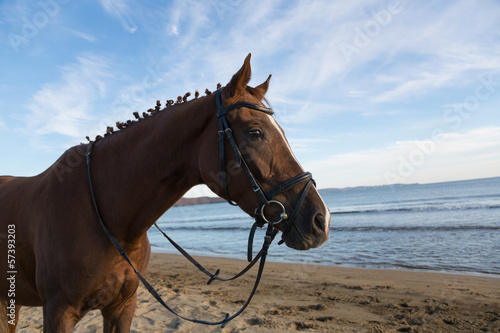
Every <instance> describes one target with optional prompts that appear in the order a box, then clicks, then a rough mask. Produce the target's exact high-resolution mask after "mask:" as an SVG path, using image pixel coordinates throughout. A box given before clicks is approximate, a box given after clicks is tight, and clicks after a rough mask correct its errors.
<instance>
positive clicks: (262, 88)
mask: <svg viewBox="0 0 500 333" xmlns="http://www.w3.org/2000/svg"><path fill="white" fill-rule="evenodd" d="M271 76H272V75H271V74H269V76H268V77H267V80H266V81H264V82H263V83H261V84H260V85H258V86H257V87H255V88H254V89H255V90H256V91H257V93H258V94H259V95H260V96H264V95H265V94H266V92H267V89H268V88H269V81H271Z"/></svg>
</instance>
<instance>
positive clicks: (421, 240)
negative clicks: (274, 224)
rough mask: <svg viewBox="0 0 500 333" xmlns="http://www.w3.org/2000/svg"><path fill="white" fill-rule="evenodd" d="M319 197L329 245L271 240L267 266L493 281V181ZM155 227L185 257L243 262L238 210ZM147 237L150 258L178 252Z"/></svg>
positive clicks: (182, 210)
mask: <svg viewBox="0 0 500 333" xmlns="http://www.w3.org/2000/svg"><path fill="white" fill-rule="evenodd" d="M320 193H322V197H323V199H324V201H325V203H326V204H327V206H328V207H329V209H330V212H331V214H332V220H331V226H330V239H329V240H328V241H327V242H326V243H325V244H323V245H322V246H321V247H319V248H316V249H311V250H308V251H297V250H293V249H290V248H288V247H286V245H284V244H283V245H281V246H280V245H278V244H277V243H278V242H277V241H275V242H274V243H273V244H272V245H271V247H270V249H269V254H268V259H267V260H268V261H274V262H287V263H306V264H317V265H329V266H344V267H362V268H378V269H397V270H418V271H435V272H446V273H459V274H470V275H488V276H493V277H500V177H496V178H486V179H475V180H464V181H453V182H443V183H433V184H411V185H393V186H379V187H360V188H351V189H344V190H330V191H321V192H320ZM157 223H158V225H159V226H160V228H161V229H162V230H163V231H164V232H165V233H167V234H168V235H169V236H170V237H171V238H173V239H174V240H175V241H176V242H177V243H178V244H179V245H181V246H182V247H183V248H184V249H186V250H187V251H188V252H189V253H190V254H192V255H198V256H216V257H226V258H238V259H246V258H247V242H248V234H249V232H250V228H251V226H252V224H253V220H252V218H251V217H249V216H248V215H247V214H245V213H244V212H243V211H242V210H240V209H239V208H238V207H233V206H230V205H229V204H227V203H225V202H223V203H222V202H221V203H211V204H202V205H192V206H181V207H172V208H171V209H170V210H168V211H167V212H166V213H165V214H164V215H163V216H162V217H161V218H160V219H159V220H158V222H157ZM264 233H265V231H264V230H258V231H257V233H256V236H255V241H254V255H255V252H258V250H259V249H260V247H261V245H262V241H263V238H264ZM149 238H150V241H151V245H152V251H153V252H161V253H177V250H176V249H175V248H174V247H173V246H172V245H171V244H170V243H169V242H168V241H167V240H166V239H165V238H164V237H163V236H162V235H161V233H160V232H159V231H158V230H157V229H156V228H155V227H154V226H153V227H152V228H151V229H150V231H149ZM278 238H279V236H278Z"/></svg>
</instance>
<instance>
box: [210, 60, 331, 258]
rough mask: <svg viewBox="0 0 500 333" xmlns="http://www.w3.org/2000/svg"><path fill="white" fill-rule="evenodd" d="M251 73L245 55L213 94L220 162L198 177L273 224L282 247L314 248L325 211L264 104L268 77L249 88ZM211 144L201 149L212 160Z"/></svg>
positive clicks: (324, 231) (322, 234)
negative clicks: (282, 242)
mask: <svg viewBox="0 0 500 333" xmlns="http://www.w3.org/2000/svg"><path fill="white" fill-rule="evenodd" d="M250 75H251V67H250V54H249V55H248V56H247V58H246V59H245V62H244V64H243V66H242V67H241V69H240V70H239V71H238V72H237V73H236V74H234V76H233V77H232V79H231V80H230V82H229V83H228V84H227V85H226V86H225V87H223V88H221V89H219V90H218V92H217V97H216V99H217V106H218V122H219V123H218V127H219V130H218V133H219V137H218V138H219V146H218V147H219V149H218V151H219V154H216V156H218V157H219V162H220V163H207V164H206V166H207V167H205V170H202V176H203V178H204V180H205V183H206V184H207V185H208V186H209V187H210V188H211V189H212V190H213V191H214V192H215V193H216V194H218V195H219V196H221V197H225V198H226V199H227V200H228V201H229V202H230V203H232V204H235V205H236V204H237V205H238V206H239V207H240V208H241V209H243V210H244V211H245V212H246V213H248V214H249V215H251V216H253V217H257V219H258V220H259V219H260V221H262V224H263V223H264V222H268V221H272V222H273V223H275V224H274V226H275V228H276V229H279V230H281V231H282V232H283V238H282V241H284V242H285V243H286V245H287V246H289V247H291V248H294V249H297V250H308V249H310V248H314V247H318V246H320V245H321V244H323V243H324V242H325V241H326V240H328V233H329V226H330V212H329V210H328V208H327V207H326V205H325V203H324V202H323V200H322V198H321V196H320V195H319V193H318V191H317V190H316V188H315V186H311V185H312V184H313V182H314V181H313V180H312V178H311V175H310V174H309V173H305V172H304V170H303V169H302V167H301V165H300V163H299V162H298V161H297V159H296V158H295V156H294V154H293V152H292V149H291V148H290V145H289V143H288V141H287V139H286V137H285V134H284V132H283V129H282V128H281V127H280V126H279V125H278V123H277V122H276V120H275V119H274V118H273V116H272V113H273V112H272V110H271V109H270V108H267V107H265V106H264V104H263V101H265V102H267V100H266V99H265V94H266V92H267V90H268V87H269V82H270V79H271V76H269V77H268V78H267V80H266V81H265V82H264V83H262V84H260V85H258V86H256V87H250V86H248V82H249V81H250ZM214 132H215V131H214ZM213 137H214V136H213ZM211 142H212V143H214V142H215V140H213V141H211ZM210 148H211V149H210ZM210 148H207V149H204V151H205V153H209V152H210V151H211V152H212V153H209V154H210V155H211V158H212V160H213V157H214V154H213V152H214V150H215V149H214V148H213V146H212V147H210ZM216 175H217V176H216Z"/></svg>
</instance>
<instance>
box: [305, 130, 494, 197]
mask: <svg viewBox="0 0 500 333" xmlns="http://www.w3.org/2000/svg"><path fill="white" fill-rule="evenodd" d="M304 167H305V169H307V170H310V171H311V172H312V173H313V174H314V175H315V177H316V179H317V180H318V181H320V187H347V186H359V185H382V184H391V183H415V182H420V183H429V182H439V181H447V180H455V179H469V178H478V177H496V176H500V127H485V128H478V129H474V130H470V131H467V132H463V133H458V132H455V133H444V134H441V135H439V136H436V137H435V138H429V139H427V140H418V141H398V142H394V143H392V144H390V145H387V146H386V147H381V148H378V149H372V150H364V151H356V152H352V153H346V154H335V155H331V156H329V157H327V158H326V159H322V160H315V161H311V162H308V163H306V164H305V165H304Z"/></svg>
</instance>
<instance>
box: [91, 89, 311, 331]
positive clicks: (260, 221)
mask: <svg viewBox="0 0 500 333" xmlns="http://www.w3.org/2000/svg"><path fill="white" fill-rule="evenodd" d="M216 101H217V118H218V119H219V143H220V163H221V184H222V187H223V188H224V194H225V196H226V200H227V201H228V202H229V203H230V204H231V205H234V206H235V205H237V203H236V202H234V201H232V200H231V197H230V196H229V189H228V183H227V172H226V161H225V154H224V151H225V149H224V136H227V138H228V140H229V143H230V144H231V147H232V148H233V150H234V153H235V155H236V166H237V167H242V168H243V170H244V171H245V174H246V175H247V178H248V180H249V181H250V184H251V186H252V189H253V191H254V192H255V193H256V194H257V195H258V196H259V198H260V203H259V205H258V206H257V208H256V209H255V214H254V215H255V223H254V225H253V226H252V228H251V231H250V236H249V240H248V261H250V263H249V264H248V266H247V267H245V268H244V269H243V270H242V271H241V272H240V273H238V274H236V275H235V276H233V277H231V278H220V277H219V276H218V275H219V273H220V270H219V269H218V270H217V271H216V272H215V273H211V272H210V271H208V270H207V269H205V268H204V267H203V266H202V265H201V264H200V263H198V262H197V261H196V260H195V259H194V258H193V257H192V256H190V255H189V254H188V253H187V252H186V251H185V250H184V249H183V248H182V247H181V246H179V245H178V244H177V243H176V242H174V241H173V240H172V239H171V238H170V237H169V236H167V235H166V234H165V233H164V232H163V231H162V230H161V229H160V228H159V227H158V225H157V224H156V223H155V226H156V227H157V228H158V230H159V231H160V232H161V233H162V234H163V236H165V237H166V238H167V239H168V240H169V241H170V243H172V245H173V246H174V247H175V248H176V249H177V250H178V251H179V252H181V254H183V255H184V256H185V257H186V258H187V259H188V260H189V261H190V262H191V263H193V264H194V265H195V266H196V267H197V268H198V269H199V270H200V271H201V272H203V273H204V274H206V275H207V276H209V277H210V279H209V281H208V282H207V284H210V283H212V282H213V281H214V280H219V281H230V280H234V279H236V278H238V277H240V276H242V275H243V274H245V273H246V272H247V271H248V270H250V268H252V267H253V266H254V265H255V263H257V262H258V261H259V259H260V264H259V271H258V273H257V278H256V279H255V284H254V287H253V289H252V291H251V292H250V296H249V297H248V299H247V301H246V303H245V304H244V305H243V306H242V307H241V309H240V310H239V311H237V312H236V313H235V314H233V315H232V316H230V315H229V313H228V314H226V316H225V318H224V319H222V320H220V321H216V322H210V321H204V320H199V319H196V318H187V317H184V316H182V315H180V314H178V313H177V312H176V311H174V310H173V309H172V308H170V307H169V306H168V305H167V304H166V303H165V302H164V301H163V299H162V298H161V296H160V295H159V294H158V293H157V291H156V290H155V289H154V288H153V287H152V286H151V285H150V284H149V283H148V282H147V281H146V279H144V277H143V276H142V275H141V274H140V273H139V272H138V271H137V269H136V268H135V267H134V265H133V264H132V262H131V260H130V258H129V257H128V256H127V254H126V253H125V250H124V249H123V247H122V246H121V245H120V243H119V242H118V240H117V239H116V238H115V237H114V236H113V234H112V233H111V231H110V230H109V229H108V228H107V226H106V224H105V223H104V221H103V220H102V218H101V214H100V212H99V208H98V206H97V200H96V197H95V193H94V188H93V184H92V177H91V174H90V161H91V158H90V155H91V152H92V148H93V145H94V142H91V143H90V144H89V145H88V147H87V154H86V157H87V180H88V184H89V190H90V195H91V199H92V203H93V206H94V209H95V212H96V215H97V218H98V220H99V222H100V224H101V226H102V228H103V229H104V232H105V233H106V235H107V236H108V238H109V240H110V241H111V242H112V243H113V245H114V246H115V248H116V249H117V250H118V251H119V252H120V255H121V256H122V257H123V258H124V259H125V261H127V263H128V264H129V265H130V266H131V267H132V269H133V270H134V273H135V274H136V275H137V277H138V278H139V280H140V281H141V282H142V284H143V285H144V286H145V287H146V289H147V290H148V292H149V293H150V294H151V295H152V296H153V297H154V298H155V299H156V300H157V301H158V302H159V303H160V304H161V305H162V306H163V307H165V308H166V309H167V310H168V311H170V312H171V313H173V314H174V315H176V316H178V317H179V318H182V319H185V320H187V321H191V322H194V323H198V324H205V325H221V327H224V326H225V325H226V324H227V323H228V322H229V321H230V320H232V319H234V318H236V317H237V316H238V315H240V314H241V313H242V312H243V311H244V310H245V309H246V307H247V306H248V305H249V304H250V301H251V300H252V298H253V296H254V294H255V292H256V291H257V287H258V285H259V282H260V279H261V277H262V272H263V271H264V265H265V261H266V257H267V250H268V248H269V246H270V245H271V242H272V241H273V239H274V237H275V236H276V234H277V233H278V231H277V230H276V229H275V226H276V225H281V224H283V226H282V230H283V236H282V239H281V241H280V242H279V244H282V243H283V242H284V241H285V237H286V235H287V234H288V232H289V231H290V230H291V228H292V227H293V226H295V229H296V231H297V232H298V233H299V235H301V236H302V234H301V232H300V230H299V228H298V227H297V226H296V225H295V219H296V217H297V215H298V212H299V209H300V206H301V205H302V203H303V202H304V199H305V197H306V195H307V193H308V192H309V189H310V188H311V186H312V184H315V183H314V180H313V179H312V175H311V173H309V172H304V173H302V174H300V175H298V176H295V177H293V178H291V179H289V180H287V181H285V182H283V183H281V184H280V185H278V186H277V187H276V188H274V189H273V190H271V191H269V192H267V193H266V192H265V191H264V190H263V189H262V186H261V185H260V183H259V182H258V180H257V179H256V178H255V176H254V175H253V173H252V171H251V170H250V168H249V167H248V164H247V163H246V161H245V159H244V158H243V155H242V154H241V152H240V150H239V149H238V146H237V145H236V141H235V140H234V136H233V134H232V131H231V128H230V127H229V124H228V122H227V119H226V114H227V113H229V112H230V111H231V110H235V109H238V108H241V107H246V108H250V109H253V110H257V111H261V112H264V113H267V114H269V115H273V114H274V111H273V110H272V109H271V108H267V107H264V106H262V105H259V104H254V103H250V102H244V101H241V102H237V103H235V104H232V105H230V106H228V107H226V108H224V107H223V106H222V99H221V89H218V90H217V94H216ZM303 182H307V184H306V186H305V187H304V189H303V190H302V193H301V195H300V197H299V200H298V201H297V204H296V206H295V208H294V210H293V212H292V214H291V215H290V216H288V214H287V213H286V209H285V206H284V205H283V204H282V203H281V202H280V201H278V200H276V199H275V198H276V197H277V196H279V195H280V194H282V193H283V192H285V191H287V190H289V189H292V188H293V187H295V186H296V185H298V184H301V183H303ZM270 205H277V206H278V207H279V208H280V209H281V211H282V213H281V214H280V218H279V220H277V221H272V220H269V219H268V217H267V216H266V215H265V208H266V206H270ZM266 223H267V231H266V236H265V237H264V243H263V245H262V249H261V250H260V252H259V253H258V254H257V255H256V256H255V257H254V258H253V259H252V247H253V238H254V234H255V230H256V229H257V227H263V226H264V225H265V224H266ZM302 238H304V237H303V236H302Z"/></svg>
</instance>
